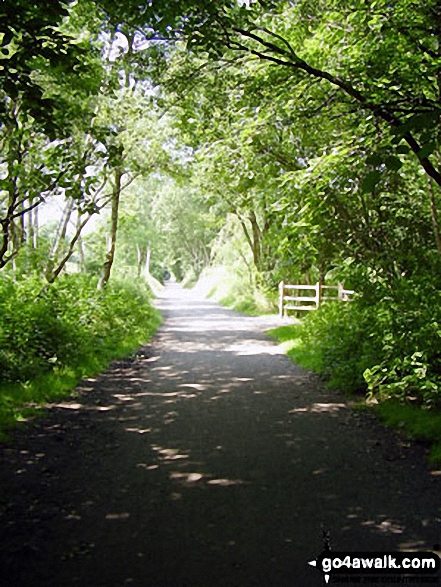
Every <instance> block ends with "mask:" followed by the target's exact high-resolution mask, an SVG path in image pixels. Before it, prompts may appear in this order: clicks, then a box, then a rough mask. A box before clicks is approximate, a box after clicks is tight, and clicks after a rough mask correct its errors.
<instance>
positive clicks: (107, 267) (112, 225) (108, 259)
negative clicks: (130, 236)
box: [98, 167, 122, 289]
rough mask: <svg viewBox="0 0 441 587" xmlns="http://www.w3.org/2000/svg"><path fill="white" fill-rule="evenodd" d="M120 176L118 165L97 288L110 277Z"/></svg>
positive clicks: (104, 285)
mask: <svg viewBox="0 0 441 587" xmlns="http://www.w3.org/2000/svg"><path fill="white" fill-rule="evenodd" d="M121 178H122V170H121V168H120V167H117V168H116V170H115V185H114V188H113V193H112V214H111V221H110V242H109V249H108V251H107V255H106V260H105V262H104V265H103V272H102V274H101V279H100V281H99V283H98V289H102V288H104V287H106V285H107V283H108V281H109V279H110V272H111V270H112V265H113V261H114V259H115V249H116V235H117V232H118V215H119V200H120V196H121Z"/></svg>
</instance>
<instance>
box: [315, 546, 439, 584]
mask: <svg viewBox="0 0 441 587" xmlns="http://www.w3.org/2000/svg"><path fill="white" fill-rule="evenodd" d="M309 564H310V565H311V566H313V567H315V568H316V569H317V570H319V571H321V572H322V573H323V575H324V579H325V582H326V583H329V581H330V580H331V578H332V582H334V580H336V581H335V582H340V581H339V580H338V578H339V577H340V578H343V575H345V576H346V577H347V578H348V582H350V581H351V578H352V579H353V582H354V583H359V582H364V583H365V582H366V581H365V580H364V579H363V581H362V580H361V578H362V577H368V576H369V575H370V576H372V583H377V582H380V581H379V580H375V578H374V577H376V578H377V579H378V578H379V576H382V577H385V579H384V581H381V582H387V583H390V582H399V581H394V580H393V579H392V578H391V577H392V576H394V575H395V576H396V577H397V578H398V577H401V578H403V579H404V580H403V581H402V582H403V583H418V582H419V583H434V582H437V581H438V577H439V568H440V558H439V556H438V555H437V554H435V553H433V552H393V553H384V552H383V553H380V552H334V551H331V550H325V551H324V552H322V554H321V555H320V556H319V557H317V559H316V560H313V561H310V562H309ZM417 577H419V578H420V579H421V581H419V580H418V579H417ZM407 579H410V580H407Z"/></svg>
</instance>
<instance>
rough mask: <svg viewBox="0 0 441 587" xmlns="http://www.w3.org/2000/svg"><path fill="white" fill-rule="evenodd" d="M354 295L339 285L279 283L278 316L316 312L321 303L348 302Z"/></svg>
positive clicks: (351, 291) (350, 290)
mask: <svg viewBox="0 0 441 587" xmlns="http://www.w3.org/2000/svg"><path fill="white" fill-rule="evenodd" d="M287 292H288V293H287ZM354 293H355V292H354V291H353V290H352V289H345V288H344V287H343V285H342V284H341V283H339V284H338V285H323V284H322V283H320V282H317V283H316V284H315V285H290V284H287V283H284V282H283V281H281V282H280V284H279V315H280V317H281V318H283V316H284V315H285V312H286V310H300V311H304V310H306V311H310V310H317V308H319V306H320V305H321V304H322V303H323V302H327V301H330V300H338V301H340V302H347V301H350V299H351V296H352V295H353V294H354ZM286 302H287V303H286Z"/></svg>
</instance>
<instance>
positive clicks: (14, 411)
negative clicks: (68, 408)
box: [0, 310, 161, 442]
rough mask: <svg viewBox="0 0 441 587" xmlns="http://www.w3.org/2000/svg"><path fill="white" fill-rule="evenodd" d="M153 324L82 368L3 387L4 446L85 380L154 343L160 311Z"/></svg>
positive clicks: (0, 435)
mask: <svg viewBox="0 0 441 587" xmlns="http://www.w3.org/2000/svg"><path fill="white" fill-rule="evenodd" d="M150 318H151V319H150V324H149V328H148V329H147V331H145V332H144V333H143V334H142V335H141V334H140V333H136V334H135V335H131V336H127V337H126V338H124V339H122V340H120V341H119V342H118V344H117V345H114V346H112V348H111V349H110V348H107V350H106V351H102V350H101V351H100V352H99V353H94V354H87V355H85V356H84V357H82V362H81V364H80V365H76V366H75V367H61V368H56V369H54V371H51V372H49V373H44V374H40V375H38V376H37V377H35V378H34V379H31V380H29V381H25V382H2V383H1V384H0V442H8V441H9V440H10V432H11V431H12V430H13V429H14V428H15V427H16V426H17V424H19V423H21V422H26V421H28V420H29V419H30V418H32V417H35V416H36V415H38V414H39V413H41V410H42V409H43V408H44V407H45V405H46V404H48V403H50V402H54V401H59V400H61V399H63V398H66V397H68V396H69V395H71V393H72V391H73V390H74V389H75V387H76V386H77V385H78V383H79V382H80V381H81V379H83V378H85V377H93V376H94V375H96V374H97V373H100V372H102V371H104V370H105V369H107V368H108V367H109V365H110V363H111V362H112V361H114V360H116V359H121V358H125V357H128V356H130V355H131V354H132V353H133V352H134V351H136V350H137V349H138V348H139V347H140V346H141V345H142V344H145V343H146V342H148V340H150V338H151V337H152V336H153V334H154V333H155V332H156V330H157V328H158V326H159V325H160V323H161V317H160V314H159V312H158V311H157V310H152V312H151V317H150Z"/></svg>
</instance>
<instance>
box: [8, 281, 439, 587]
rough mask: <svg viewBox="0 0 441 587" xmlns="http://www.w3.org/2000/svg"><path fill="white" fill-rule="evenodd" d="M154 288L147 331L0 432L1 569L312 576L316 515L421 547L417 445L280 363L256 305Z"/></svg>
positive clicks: (373, 546) (186, 586)
mask: <svg viewBox="0 0 441 587" xmlns="http://www.w3.org/2000/svg"><path fill="white" fill-rule="evenodd" d="M158 305H159V306H160V308H161V310H162V311H163V314H164V318H165V321H164V325H163V326H162V327H161V329H160V331H159V332H158V334H157V336H156V337H155V339H154V340H153V342H152V344H151V345H148V346H146V347H145V348H143V349H141V350H140V351H139V353H138V354H137V356H136V358H135V359H134V360H126V361H119V362H116V363H115V364H114V365H113V366H112V368H111V369H109V370H108V371H107V372H106V373H104V374H102V375H101V376H100V377H97V378H96V379H90V380H87V381H84V382H83V384H82V385H81V386H80V387H79V388H78V391H77V394H76V396H75V397H73V398H72V399H70V400H69V401H66V402H63V403H62V404H58V405H54V406H52V407H51V408H50V410H49V413H48V416H47V417H46V418H45V419H44V420H42V421H39V422H35V423H33V424H31V425H30V426H29V427H27V429H26V430H24V431H19V432H18V433H17V435H16V437H15V439H14V441H13V442H12V444H11V445H9V446H6V447H3V448H2V449H1V457H2V458H1V462H0V475H1V480H2V493H1V495H2V504H1V505H2V508H1V512H0V513H1V517H0V522H1V524H0V528H1V529H0V539H1V544H2V549H1V555H0V564H1V569H0V585H1V586H2V587H73V586H81V587H101V586H102V587H125V586H127V585H129V586H135V587H257V586H259V587H293V586H297V585H298V586H301V587H315V586H321V585H323V584H324V580H323V577H322V576H321V574H320V573H319V572H318V571H317V570H315V569H314V568H312V567H311V566H310V565H308V561H310V560H311V559H314V558H315V557H316V556H317V555H318V554H319V553H320V551H321V550H322V547H323V542H322V532H323V530H326V531H329V532H330V536H331V546H332V548H333V550H339V551H340V550H350V551H365V550H367V551H388V550H399V549H401V550H415V549H416V550H422V549H425V550H432V549H433V548H437V549H439V544H440V542H441V540H440V536H441V533H440V529H441V526H440V518H441V512H440V507H441V477H440V476H439V474H437V472H436V471H429V470H428V469H427V467H426V465H425V464H424V458H423V455H424V449H423V447H420V446H412V445H410V444H409V443H407V442H405V441H403V440H400V439H399V438H398V437H396V435H395V434H394V433H393V432H391V431H388V430H384V429H383V428H382V427H380V426H379V425H378V424H376V423H375V422H374V421H373V420H372V419H371V418H370V417H367V416H365V415H362V414H359V413H357V412H353V411H351V410H350V409H348V407H347V404H346V401H345V399H344V398H343V397H342V396H341V395H339V394H338V393H336V392H331V391H329V390H327V389H326V388H324V387H323V385H322V384H321V383H320V381H319V380H318V379H317V378H316V377H315V376H314V375H311V374H309V373H307V372H305V371H303V370H301V369H300V368H298V367H297V366H295V365H293V364H292V363H291V362H290V361H289V359H288V358H287V357H285V356H284V355H282V354H281V351H280V350H279V349H278V347H277V346H276V345H274V344H273V343H272V342H271V341H270V340H269V339H268V338H267V337H266V336H265V335H264V334H263V331H264V330H265V328H269V327H270V326H271V324H270V323H269V321H268V319H267V318H252V317H244V316H241V315H239V314H235V313H234V312H231V311H229V310H226V309H224V308H222V307H220V306H218V305H217V304H215V303H213V302H210V301H207V300H203V299H193V298H192V296H191V293H188V292H185V291H183V290H182V289H181V288H180V287H179V286H178V285H176V284H170V285H168V286H167V287H166V289H165V291H164V293H163V295H162V297H161V299H160V300H159V302H158ZM363 584H365V585H366V584H374V582H372V583H369V582H364V583H363Z"/></svg>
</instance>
